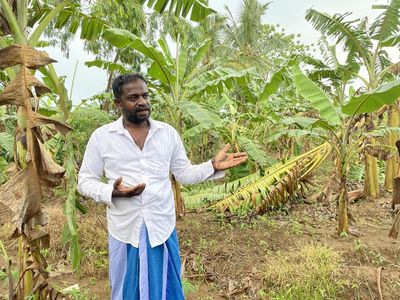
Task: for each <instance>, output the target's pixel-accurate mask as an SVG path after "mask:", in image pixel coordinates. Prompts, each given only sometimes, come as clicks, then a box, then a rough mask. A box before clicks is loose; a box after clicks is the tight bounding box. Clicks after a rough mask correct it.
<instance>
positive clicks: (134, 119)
mask: <svg viewBox="0 0 400 300" xmlns="http://www.w3.org/2000/svg"><path fill="white" fill-rule="evenodd" d="M143 110H146V111H147V112H148V113H147V114H146V115H144V116H139V115H138V112H140V111H143ZM150 114H151V108H150V107H148V108H145V109H143V108H139V109H135V110H134V111H129V112H128V111H124V115H125V116H126V118H127V119H128V121H129V122H131V123H133V124H141V123H143V122H145V121H147V120H148V119H149V117H150Z"/></svg>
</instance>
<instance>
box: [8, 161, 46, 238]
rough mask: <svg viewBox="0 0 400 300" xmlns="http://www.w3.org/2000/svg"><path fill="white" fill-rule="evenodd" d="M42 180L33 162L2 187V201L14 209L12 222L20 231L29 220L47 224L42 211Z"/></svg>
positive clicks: (31, 222) (32, 222)
mask: <svg viewBox="0 0 400 300" xmlns="http://www.w3.org/2000/svg"><path fill="white" fill-rule="evenodd" d="M41 199H42V192H41V188H40V181H39V178H38V176H37V175H36V172H35V169H34V167H33V165H32V164H29V165H28V166H27V167H26V168H24V169H22V170H21V171H19V172H18V173H17V174H16V175H15V176H13V177H12V178H11V179H10V180H9V181H8V182H7V183H6V184H4V185H2V186H1V187H0V202H1V203H2V204H3V205H5V206H6V207H8V209H9V210H11V211H12V213H13V214H12V215H13V217H12V222H13V223H14V224H15V226H16V227H17V229H18V230H19V231H22V226H23V224H25V223H26V222H27V221H28V220H29V221H30V224H31V225H33V224H40V225H42V226H44V225H46V223H47V221H48V220H46V217H45V215H44V214H43V213H42V212H41V203H40V202H41Z"/></svg>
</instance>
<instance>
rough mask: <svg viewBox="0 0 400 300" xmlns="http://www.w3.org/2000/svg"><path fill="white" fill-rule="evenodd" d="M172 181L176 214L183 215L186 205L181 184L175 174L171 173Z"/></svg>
mask: <svg viewBox="0 0 400 300" xmlns="http://www.w3.org/2000/svg"><path fill="white" fill-rule="evenodd" d="M171 182H172V190H173V192H174V199H175V211H176V216H177V217H183V215H184V214H185V205H184V202H183V198H182V194H181V184H180V183H179V182H178V181H177V180H176V179H175V176H174V175H171Z"/></svg>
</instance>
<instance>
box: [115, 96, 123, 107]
mask: <svg viewBox="0 0 400 300" xmlns="http://www.w3.org/2000/svg"><path fill="white" fill-rule="evenodd" d="M114 104H115V106H116V107H117V108H121V100H120V99H118V98H115V99H114Z"/></svg>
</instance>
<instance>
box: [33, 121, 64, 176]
mask: <svg viewBox="0 0 400 300" xmlns="http://www.w3.org/2000/svg"><path fill="white" fill-rule="evenodd" d="M26 133H27V137H28V149H29V153H30V155H31V159H32V163H33V165H34V167H35V169H36V172H37V174H38V175H39V177H40V178H42V179H46V178H47V177H48V176H49V177H57V178H61V177H63V175H64V172H65V170H64V168H63V167H61V166H60V165H58V164H57V163H56V162H55V161H54V160H53V158H52V157H51V155H50V153H49V152H48V151H47V150H46V149H45V148H44V146H43V145H42V143H41V142H40V141H39V139H38V137H37V136H36V133H35V131H34V130H33V129H30V128H28V129H27V130H26Z"/></svg>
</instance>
